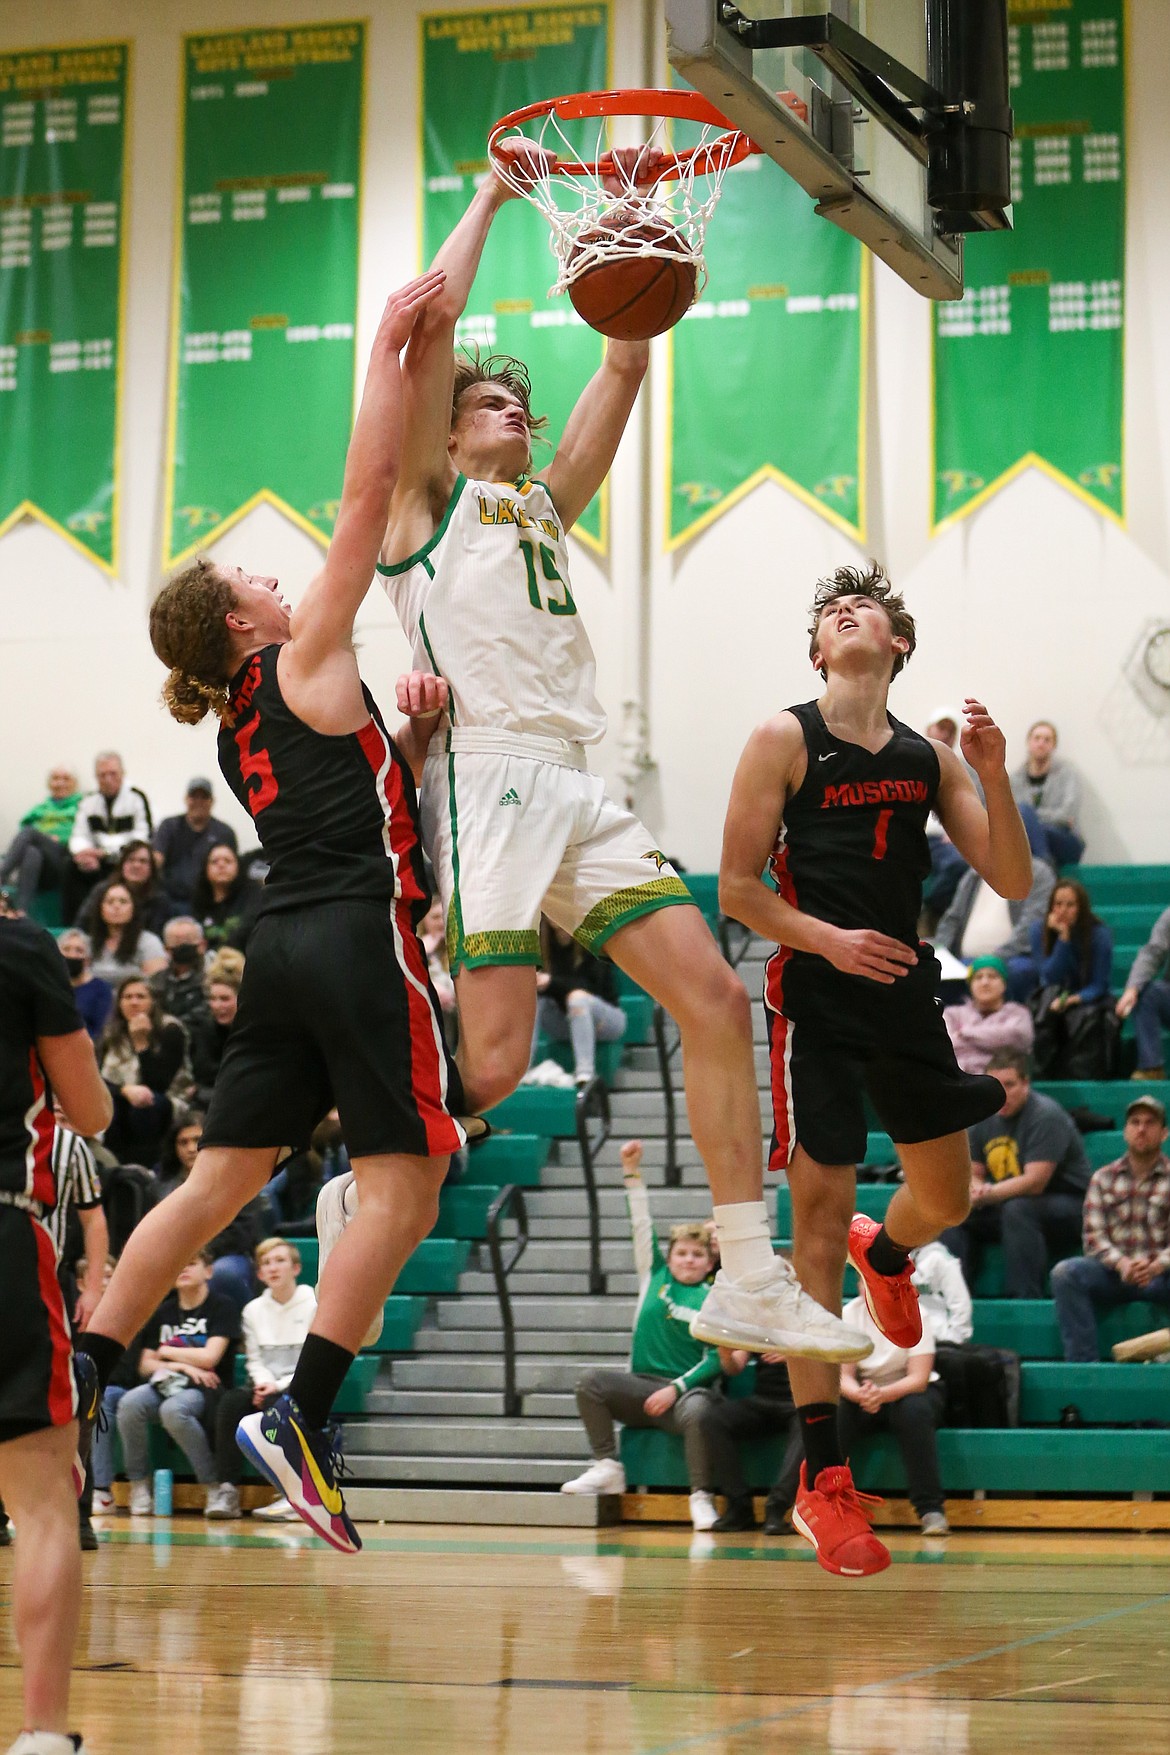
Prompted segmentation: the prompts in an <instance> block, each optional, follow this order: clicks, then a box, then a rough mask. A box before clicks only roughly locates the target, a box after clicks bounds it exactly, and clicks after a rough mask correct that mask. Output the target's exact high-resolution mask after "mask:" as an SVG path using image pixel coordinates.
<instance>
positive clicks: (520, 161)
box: [495, 134, 557, 199]
mask: <svg viewBox="0 0 1170 1755" xmlns="http://www.w3.org/2000/svg"><path fill="white" fill-rule="evenodd" d="M495 150H496V158H497V159H498V160H499V161H500V163H499V165H497V167H496V173H495V174H496V182H497V183H498V184H499V187H500V191H501V193H502V195H503V196H504V197H505V198H506V199H511V197H512V196H514V195H522V194H523V193H524V192H525V190H528V189H532V188H535V186H536V184H537V183H539V182H542V181H543V179H544V178H545V177H547V176H548V174H549V172H550V171H551V170H552V168H553V166H554V164H555V163H556V156H557V155H556V153H555V152H549V151H548V150H547V149H546V148H545V147H543V146H537V144H536V142H535V140H526V139H525V138H524V136H523V135H522V134H517V135H512V136H510V137H509V138H508V139H507V140H501V141H500V144H499V145H498V146H497V147H496V149H495ZM501 166H502V167H503V168H502V169H501V168H500V167H501Z"/></svg>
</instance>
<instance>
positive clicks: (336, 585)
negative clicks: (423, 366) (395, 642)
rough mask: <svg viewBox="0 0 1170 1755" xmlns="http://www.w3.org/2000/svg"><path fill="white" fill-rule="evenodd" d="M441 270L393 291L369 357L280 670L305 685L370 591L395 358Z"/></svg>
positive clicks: (391, 461) (396, 387)
mask: <svg viewBox="0 0 1170 1755" xmlns="http://www.w3.org/2000/svg"><path fill="white" fill-rule="evenodd" d="M442 286H443V275H442V272H441V271H439V272H435V271H434V270H432V271H431V272H430V273H429V274H424V275H422V276H421V277H420V278H419V279H418V280H412V281H411V282H410V283H409V284H408V285H407V286H404V287H402V288H401V289H400V290H399V291H398V292H396V293H393V294H392V295H391V297H390V299H389V301H388V303H387V305H386V309H385V311H384V312H383V313H382V320H381V322H380V323H379V325H378V332H377V334H376V335H375V337H374V346H373V349H372V351H371V354H370V364H369V369H368V371H367V373H366V382H365V388H364V390H363V392H362V401H361V407H360V409H359V410H358V417H357V421H356V422H355V424H354V429H353V436H352V438H351V439H350V442H349V450H348V452H347V454H346V459H345V476H344V480H343V482H342V488H341V506H340V509H339V511H338V514H337V523H336V525H335V526H334V531H333V540H332V542H331V543H330V544H329V553H328V555H327V556H326V558H325V566H324V568H323V570H322V571H321V572H320V573H319V574H318V575H317V577H316V578H315V579H314V580H313V583H312V584H311V585H310V586H309V589H308V591H307V592H306V593H305V596H304V598H303V599H302V601H301V603H300V604H299V606H298V607H297V609H296V611H295V613H294V615H293V618H292V621H291V624H290V630H289V631H290V635H291V640H290V648H291V649H290V651H289V652H288V653H287V655H286V657H285V658H284V660H283V661H282V666H281V668H282V671H283V672H284V674H285V675H287V676H288V677H289V678H290V680H291V679H292V678H294V677H296V678H299V679H301V680H302V681H304V680H307V679H308V677H310V676H311V675H312V674H313V672H314V671H315V670H316V669H317V668H318V667H319V666H320V665H321V664H322V663H323V662H324V661H325V660H326V659H328V658H329V657H330V656H332V655H333V654H334V653H336V652H337V651H339V650H342V649H348V648H350V647H351V645H352V641H353V624H354V618H355V616H356V615H357V612H358V608H359V606H360V604H361V602H362V599H363V598H364V597H365V595H366V592H367V591H368V590H369V586H370V579H371V578H372V576H373V572H374V564H375V562H376V561H377V558H378V549H379V546H380V544H381V540H382V533H383V531H384V530H385V528H386V516H387V512H388V509H389V505H390V495H391V494H392V493H393V491H394V484H395V482H396V481H397V479H398V468H399V462H400V459H401V452H402V372H401V366H400V363H399V355H400V353H401V351H402V349H403V347H404V346H405V345H406V342H407V340H408V339H409V337H410V333H411V330H412V329H413V327H414V325H415V322H416V321H417V319H418V317H419V316H420V314H421V313H422V312H423V311H425V310H426V308H427V306H428V305H429V304H430V303H431V302H432V301H433V300H434V299H435V298H436V297H437V296H438V294H439V292H440V291H441V290H442Z"/></svg>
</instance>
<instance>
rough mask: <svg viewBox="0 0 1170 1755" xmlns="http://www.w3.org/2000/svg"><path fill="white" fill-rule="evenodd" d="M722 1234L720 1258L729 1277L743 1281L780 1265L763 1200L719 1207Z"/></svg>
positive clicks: (718, 1227) (717, 1220)
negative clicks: (773, 1245)
mask: <svg viewBox="0 0 1170 1755" xmlns="http://www.w3.org/2000/svg"><path fill="white" fill-rule="evenodd" d="M713 1211H714V1218H715V1229H716V1231H717V1232H718V1235H719V1260H720V1263H721V1265H722V1268H723V1271H724V1273H725V1274H726V1275H727V1277H728V1279H729V1280H742V1279H743V1278H744V1277H745V1276H746V1275H747V1274H755V1273H759V1272H760V1271H761V1270H762V1269H768V1268H772V1267H774V1266H775V1265H776V1255H775V1251H774V1250H773V1248H772V1238H771V1235H770V1234H769V1231H768V1209H767V1207H766V1206H765V1205H764V1203H763V1201H762V1200H744V1201H737V1202H736V1203H735V1205H734V1206H727V1207H715V1208H714V1209H713Z"/></svg>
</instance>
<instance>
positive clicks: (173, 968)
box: [150, 914, 211, 1039]
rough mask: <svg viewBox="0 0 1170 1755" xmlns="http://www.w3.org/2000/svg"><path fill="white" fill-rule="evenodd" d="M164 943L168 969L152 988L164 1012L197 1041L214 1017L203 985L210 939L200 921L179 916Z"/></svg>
mask: <svg viewBox="0 0 1170 1755" xmlns="http://www.w3.org/2000/svg"><path fill="white" fill-rule="evenodd" d="M163 942H164V944H165V945H166V952H167V966H166V968H165V969H161V970H160V971H159V973H158V974H157V975H156V976H154V978H153V980H152V981H151V984H150V985H151V987H152V988H153V990H154V995H155V998H156V999H157V1000H158V1002H159V1005H160V1006H161V1007H162V1009H163V1011H164V1012H166V1013H168V1015H169V1016H170V1017H172V1018H178V1020H179V1022H180V1023H181V1024H182V1025H183V1027H184V1029H185V1030H186V1032H187V1035H188V1036H189V1037H191V1038H192V1039H194V1037H195V1035H196V1034H197V1033H198V1031H199V1030H200V1029H201V1028H202V1026H203V1025H204V1024H206V1023H207V1021H208V1019H209V1017H210V1016H211V1013H210V1012H209V1010H208V1007H207V990H206V987H205V985H204V982H205V976H206V966H207V940H206V939H205V938H204V936H203V928H202V927H201V926H200V924H199V922H198V921H197V920H195V919H193V918H192V916H191V915H190V914H179V915H177V916H176V917H175V919H174V920H168V921H167V924H166V926H165V928H164V929H163Z"/></svg>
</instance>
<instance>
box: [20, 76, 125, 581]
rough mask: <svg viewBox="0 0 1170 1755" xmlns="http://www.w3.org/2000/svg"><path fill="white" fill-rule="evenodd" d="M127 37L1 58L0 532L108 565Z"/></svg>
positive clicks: (114, 471) (113, 534) (113, 509)
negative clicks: (50, 535)
mask: <svg viewBox="0 0 1170 1755" xmlns="http://www.w3.org/2000/svg"><path fill="white" fill-rule="evenodd" d="M129 62H130V50H129V46H128V45H127V44H126V43H93V44H85V45H81V46H78V47H74V48H67V49H35V50H30V51H29V52H28V53H27V54H22V53H16V54H0V536H2V535H3V534H4V532H5V531H6V530H9V529H11V527H12V526H13V525H14V524H15V523H17V522H18V520H19V519H21V518H25V517H32V518H39V519H40V520H41V521H42V522H43V523H45V524H47V525H49V526H50V527H51V528H52V529H54V530H57V531H59V532H60V533H61V535H62V536H64V537H66V538H67V540H68V541H69V542H71V543H73V544H74V546H75V547H76V548H79V549H80V550H81V552H82V554H84V555H86V556H88V557H89V559H91V560H94V561H96V562H97V563H98V565H99V566H100V567H102V568H103V569H104V570H105V571H106V572H108V573H114V572H116V571H117V567H118V504H119V502H118V463H119V445H118V440H119V429H118V412H119V400H120V399H119V385H120V374H121V357H122V308H123V284H124V275H123V243H124V239H125V235H126V234H125V228H124V226H123V223H122V214H123V204H124V198H125V188H126V125H125V116H126V100H127V75H128V71H129Z"/></svg>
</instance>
